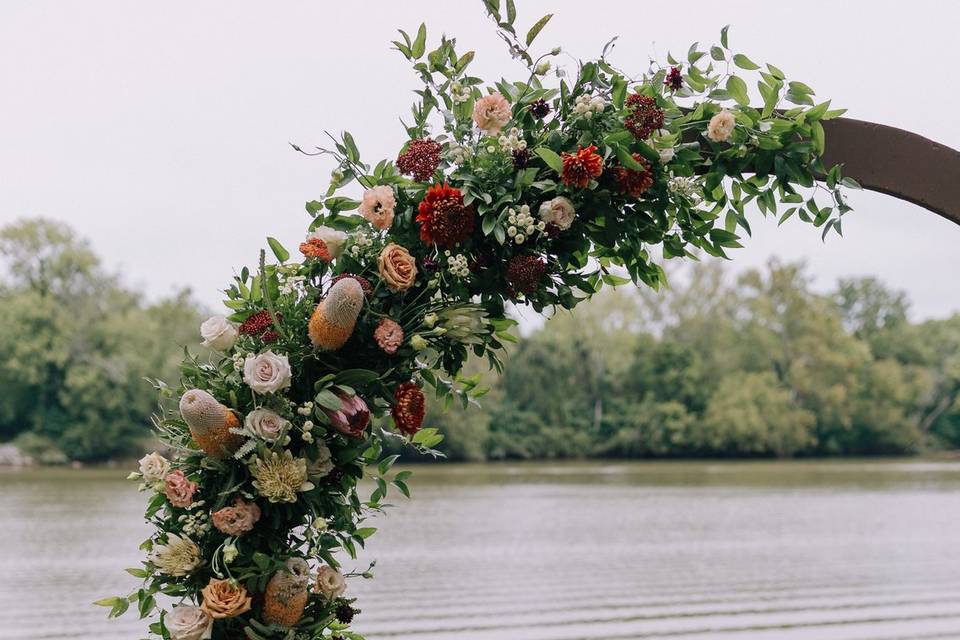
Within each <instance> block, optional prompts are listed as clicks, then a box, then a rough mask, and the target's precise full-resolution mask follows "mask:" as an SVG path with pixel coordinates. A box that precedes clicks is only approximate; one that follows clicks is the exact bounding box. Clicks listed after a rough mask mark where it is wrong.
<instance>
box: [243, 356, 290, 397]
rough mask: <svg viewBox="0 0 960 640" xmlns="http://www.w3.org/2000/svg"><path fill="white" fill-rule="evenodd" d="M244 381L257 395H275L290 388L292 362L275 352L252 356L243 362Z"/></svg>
mask: <svg viewBox="0 0 960 640" xmlns="http://www.w3.org/2000/svg"><path fill="white" fill-rule="evenodd" d="M243 381H244V382H246V383H247V386H249V387H250V388H251V389H253V390H254V391H255V392H257V393H273V392H275V391H279V390H280V389H286V388H287V387H289V386H290V362H289V361H288V360H287V356H280V355H277V354H275V353H274V352H273V351H266V352H264V353H261V354H260V355H257V356H255V355H253V354H250V355H248V356H247V359H246V360H244V361H243Z"/></svg>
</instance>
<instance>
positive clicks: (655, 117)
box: [623, 93, 663, 140]
mask: <svg viewBox="0 0 960 640" xmlns="http://www.w3.org/2000/svg"><path fill="white" fill-rule="evenodd" d="M627 110H628V111H629V112H630V114H629V115H628V116H627V117H626V118H624V120H623V126H625V127H626V128H627V130H628V131H629V132H630V133H632V134H633V136H634V137H635V138H636V139H637V140H646V139H647V138H649V137H650V134H651V133H653V132H654V131H656V130H657V129H659V128H660V127H662V126H663V111H662V110H661V109H659V108H658V107H657V103H656V101H655V100H654V99H653V98H651V97H649V96H642V95H640V94H639V93H635V94H633V95H631V96H630V97H628V98H627Z"/></svg>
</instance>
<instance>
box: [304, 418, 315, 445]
mask: <svg viewBox="0 0 960 640" xmlns="http://www.w3.org/2000/svg"><path fill="white" fill-rule="evenodd" d="M313 427H314V424H313V422H312V421H310V420H307V421H306V422H304V423H303V436H302V437H303V441H304V442H307V443H309V442H313V434H312V433H311V431H313Z"/></svg>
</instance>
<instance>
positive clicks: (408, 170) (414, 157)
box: [397, 138, 443, 182]
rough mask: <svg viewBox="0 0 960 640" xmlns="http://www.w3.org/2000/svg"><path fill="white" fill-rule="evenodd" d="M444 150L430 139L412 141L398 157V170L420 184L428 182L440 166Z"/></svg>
mask: <svg viewBox="0 0 960 640" xmlns="http://www.w3.org/2000/svg"><path fill="white" fill-rule="evenodd" d="M442 150H443V147H441V146H440V143H438V142H435V141H434V140H431V139H430V138H420V139H418V140H411V141H410V144H409V145H408V146H407V150H406V151H404V152H403V153H401V154H400V155H399V156H398V157H397V168H398V169H399V170H400V173H404V174H406V175H409V176H413V178H414V179H415V180H417V181H418V182H426V181H427V180H429V179H430V177H431V176H432V175H433V172H434V171H436V170H437V167H438V166H440V152H441V151H442Z"/></svg>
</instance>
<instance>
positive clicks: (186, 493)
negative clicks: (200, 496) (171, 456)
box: [163, 469, 197, 509]
mask: <svg viewBox="0 0 960 640" xmlns="http://www.w3.org/2000/svg"><path fill="white" fill-rule="evenodd" d="M196 490H197V483H196V482H191V481H190V480H188V479H187V476H185V475H183V471H180V469H177V470H176V471H171V472H170V473H168V474H167V477H166V478H164V479H163V493H164V494H166V496H167V500H169V501H170V504H172V505H173V506H175V507H180V508H181V509H185V508H187V507H189V506H190V504H191V503H193V494H194V492H196Z"/></svg>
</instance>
